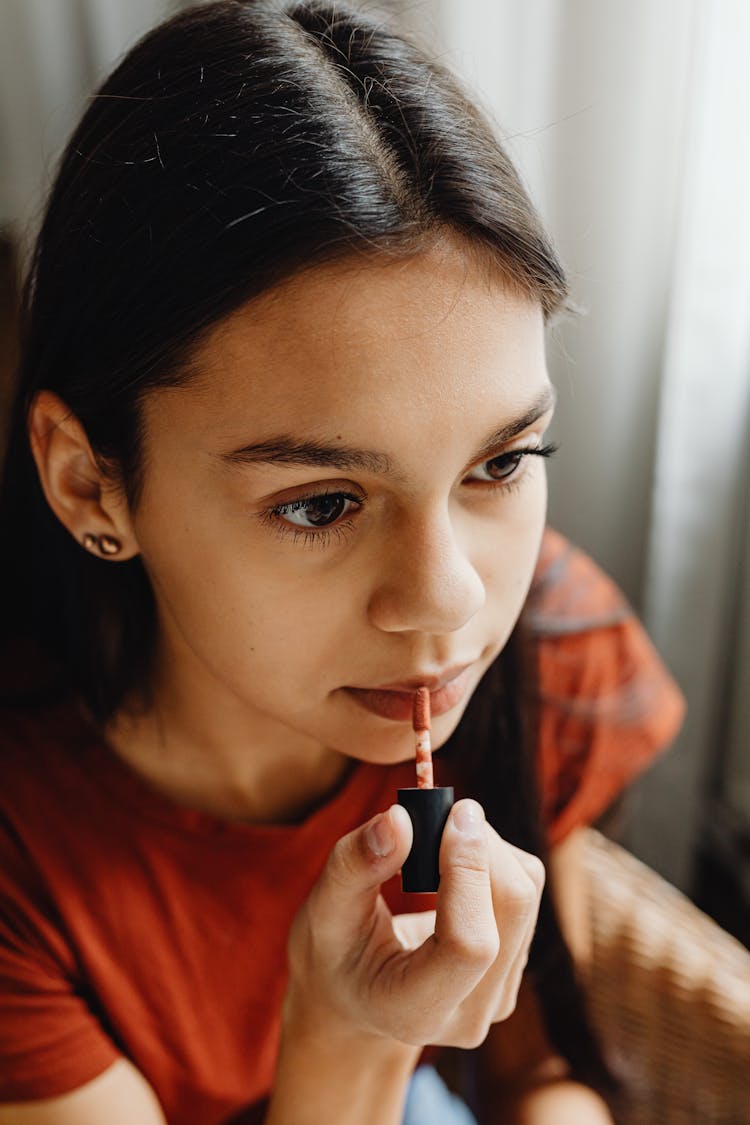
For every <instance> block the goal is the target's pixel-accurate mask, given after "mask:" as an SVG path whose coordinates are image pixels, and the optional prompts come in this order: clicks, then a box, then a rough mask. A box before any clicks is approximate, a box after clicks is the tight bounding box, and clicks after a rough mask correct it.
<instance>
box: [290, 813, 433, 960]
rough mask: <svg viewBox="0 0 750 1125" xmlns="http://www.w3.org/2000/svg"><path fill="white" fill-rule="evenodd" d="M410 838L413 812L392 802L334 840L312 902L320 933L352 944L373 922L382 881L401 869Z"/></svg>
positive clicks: (333, 943) (311, 914)
mask: <svg viewBox="0 0 750 1125" xmlns="http://www.w3.org/2000/svg"><path fill="white" fill-rule="evenodd" d="M411 843H412V825H411V819H410V817H409V814H408V812H407V811H406V809H404V808H402V807H401V805H391V807H390V808H389V809H387V810H386V811H385V812H384V813H378V815H377V816H374V817H372V819H371V820H368V821H367V823H366V824H361V825H360V826H359V827H358V828H355V829H354V831H353V832H349V833H348V834H347V835H346V836H342V837H341V839H340V840H338V841H337V842H336V844H334V846H333V848H332V850H331V854H330V855H329V857H328V860H327V862H326V865H325V867H324V868H323V872H322V874H321V876H320V878H319V879H318V881H317V883H316V884H315V886H314V887H313V889H312V891H311V892H310V896H309V898H308V902H307V908H308V916H309V919H310V922H311V924H312V925H313V926H314V928H315V930H316V932H317V933H318V935H319V936H320V937H321V939H323V940H326V941H328V942H329V943H330V946H334V947H335V946H338V947H344V948H348V947H349V945H350V942H351V939H352V937H353V936H356V935H358V934H360V933H361V932H362V930H363V929H365V928H366V927H368V926H369V925H371V923H372V915H373V910H374V909H375V905H376V902H377V899H378V894H379V892H380V884H381V883H384V882H385V881H386V879H390V877H391V876H392V875H395V873H396V872H397V871H398V870H399V868H400V867H401V865H402V864H403V862H404V860H405V859H406V857H407V855H408V854H409V849H410V848H411ZM330 946H329V947H330Z"/></svg>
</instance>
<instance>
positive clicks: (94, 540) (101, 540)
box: [83, 531, 122, 555]
mask: <svg viewBox="0 0 750 1125" xmlns="http://www.w3.org/2000/svg"><path fill="white" fill-rule="evenodd" d="M83 545H84V547H86V549H87V550H89V551H93V550H94V549H95V548H96V547H98V548H99V550H100V551H101V553H102V554H103V555H116V554H117V553H118V551H121V550H122V543H121V542H120V540H119V539H115V537H114V535H92V534H91V532H90V531H87V532H86V534H85V535H84V537H83Z"/></svg>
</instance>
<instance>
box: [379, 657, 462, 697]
mask: <svg viewBox="0 0 750 1125" xmlns="http://www.w3.org/2000/svg"><path fill="white" fill-rule="evenodd" d="M473 663H474V661H473V660H472V661H469V663H468V664H455V665H454V666H453V667H452V668H445V669H444V670H443V671H442V672H437V673H435V672H433V673H432V675H427V674H425V675H423V676H409V677H408V678H407V679H405V680H399V681H398V683H393V684H378V686H377V687H374V688H368V689H366V690H368V691H416V690H417V688H421V687H426V688H427V689H428V691H439V689H440V688H442V687H445V685H446V684H449V683H450V682H451V680H455V679H456V677H457V676H460V675H461V673H462V672H465V671H466V669H467V668H470V667H471V665H472V664H473Z"/></svg>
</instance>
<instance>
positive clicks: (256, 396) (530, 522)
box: [132, 244, 552, 763]
mask: <svg viewBox="0 0 750 1125" xmlns="http://www.w3.org/2000/svg"><path fill="white" fill-rule="evenodd" d="M197 368H198V375H197V377H196V378H195V379H194V380H193V381H192V382H191V383H190V384H188V385H187V386H186V387H181V388H174V389H168V390H160V391H157V392H154V393H153V394H152V395H150V397H149V398H148V400H147V402H146V404H145V426H146V430H145V454H146V461H145V466H146V487H145V491H144V494H143V499H142V502H141V504H140V505H139V508H138V511H137V513H135V514H134V515H133V517H132V523H133V530H134V532H135V536H136V538H137V542H138V546H139V547H140V550H141V553H142V558H143V562H144V565H145V567H146V569H147V571H148V574H149V576H150V578H151V580H152V583H153V587H154V592H155V596H156V600H157V607H158V612H159V622H160V631H161V632H160V647H159V655H158V675H157V683H158V684H160V685H161V686H162V688H163V689H164V690H165V691H166V692H168V693H171V695H172V697H173V698H181V699H183V700H184V701H185V705H186V706H202V707H203V709H204V711H205V710H208V711H209V713H210V712H211V710H212V709H214V708H215V714H216V716H217V720H218V717H219V716H222V717H223V719H224V720H226V717H227V716H228V715H230V714H231V715H232V716H233V719H234V721H235V725H236V727H237V728H238V729H239V730H240V731H246V732H247V739H248V743H250V744H251V743H252V741H253V739H254V738H257V737H258V735H259V733H261V734H262V738H263V742H264V746H267V747H271V746H278V748H279V751H280V752H281V751H283V749H284V747H288V746H290V745H295V746H300V745H304V744H305V743H306V742H309V743H310V744H315V745H317V746H319V747H326V748H329V749H332V750H335V751H338V752H339V753H341V754H344V755H348V756H350V757H354V758H359V759H363V760H366V761H371V762H379V763H389V762H395V761H400V760H403V759H405V758H407V757H408V756H410V755H411V753H412V744H413V735H412V734H411V726H410V721H409V720H410V715H411V708H410V695H409V689H410V688H411V690H413V689H414V688H415V687H416V686H418V685H419V684H420V683H423V682H424V683H427V684H428V685H431V686H432V688H433V691H432V709H433V745H434V746H436V747H437V746H440V745H441V744H442V743H444V742H445V741H446V739H447V738H448V736H449V735H450V734H451V733H452V731H453V730H454V729H455V727H456V726H457V724H458V721H459V719H460V717H461V715H462V713H463V711H464V710H465V708H466V706H467V703H468V701H469V699H470V697H471V694H472V692H473V691H474V689H475V688H476V686H477V684H478V682H479V680H480V679H481V677H482V675H483V673H484V672H485V671H486V670H487V668H488V667H489V665H490V664H491V663H492V661H493V660H494V659H495V657H496V656H497V655H498V653H499V652H500V651H501V649H502V648H503V646H504V644H505V642H506V640H507V638H508V636H509V634H510V632H511V630H512V628H513V625H514V623H515V622H516V619H517V617H518V615H519V612H520V610H521V607H522V605H523V602H524V599H525V597H526V593H527V590H528V587H529V584H530V581H531V577H532V574H533V570H534V565H535V562H536V558H537V553H538V550H539V545H540V540H541V536H542V531H543V527H544V522H545V509H546V478H545V470H544V460H543V458H542V457H540V456H538V455H533V454H530V453H528V452H527V451H529V450H533V449H535V448H539V447H541V446H542V444H543V434H544V431H545V429H546V428H547V426H548V425H549V422H550V419H551V414H552V388H551V385H550V382H549V379H548V376H547V373H546V368H545V357H544V333H543V319H542V313H541V310H540V308H539V306H538V305H537V304H533V303H530V302H529V301H528V300H526V299H522V298H520V297H519V296H516V295H513V294H512V293H511V292H510V291H509V290H508V289H506V288H504V287H503V285H502V283H501V281H500V279H499V278H498V279H496V280H495V281H492V282H490V281H488V280H487V275H486V272H480V270H479V268H478V267H477V266H476V265H473V264H472V263H471V262H470V261H469V260H468V258H467V257H466V255H465V254H462V253H461V251H460V249H459V248H458V247H456V246H451V245H450V244H443V245H442V247H441V248H439V249H436V250H431V251H430V252H429V253H426V254H424V255H423V256H420V257H416V258H412V259H409V260H408V261H403V262H398V263H386V264H382V263H380V262H378V263H374V262H371V261H370V262H366V263H365V264H362V263H354V264H352V263H351V262H350V263H346V264H343V265H342V264H339V265H336V266H326V267H321V268H318V269H315V270H314V271H311V272H308V273H307V274H305V275H300V276H298V277H297V278H295V279H293V280H292V281H291V282H288V283H285V284H284V285H283V286H281V287H279V288H278V289H277V290H276V291H274V292H273V294H271V295H266V296H265V297H263V298H262V299H260V300H258V301H256V302H252V303H249V304H248V305H247V306H245V307H244V308H243V309H241V310H240V311H238V312H237V313H236V314H234V315H232V316H231V317H230V318H228V319H227V320H226V321H224V322H223V323H222V324H221V325H220V326H219V327H218V328H217V329H216V330H215V331H214V332H213V333H212V334H211V336H210V337H209V338H208V339H207V340H206V341H205V342H204V344H203V345H202V346H201V349H200V351H199V352H198V355H197ZM506 430H507V431H509V432H508V433H505V434H504V433H503V431H506ZM516 431H517V432H516ZM524 452H526V455H525V456H523V454H524ZM462 670H463V671H462ZM459 673H460V674H459ZM447 681H449V682H447ZM384 685H385V686H386V687H387V686H388V685H397V686H399V685H400V686H401V688H402V691H401V692H398V691H395V690H386V691H378V689H381V688H383V686H384Z"/></svg>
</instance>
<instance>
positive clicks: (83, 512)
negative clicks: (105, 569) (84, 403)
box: [28, 390, 138, 560]
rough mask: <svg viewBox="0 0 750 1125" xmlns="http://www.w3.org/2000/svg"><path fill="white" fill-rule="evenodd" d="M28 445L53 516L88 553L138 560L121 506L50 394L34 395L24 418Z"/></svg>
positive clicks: (80, 431)
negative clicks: (27, 418)
mask: <svg viewBox="0 0 750 1125" xmlns="http://www.w3.org/2000/svg"><path fill="white" fill-rule="evenodd" d="M28 432H29V442H30V445H31V451H32V454H33V457H34V461H35V463H36V467H37V472H38V473H39V480H40V483H41V486H42V490H43V492H44V495H45V497H46V499H47V503H48V504H49V506H50V508H51V509H52V511H53V512H54V513H55V515H56V516H57V518H58V519H59V520H60V522H61V523H63V524H64V525H65V527H66V528H67V529H68V531H69V532H70V533H71V535H72V536H73V537H74V538H75V539H76V540H77V541H78V542H79V543H80V544H82V546H83V547H85V548H86V549H87V550H90V551H92V552H93V553H95V554H98V555H102V556H107V557H116V558H117V559H119V560H124V559H127V558H132V557H133V556H134V555H136V554H138V545H137V543H136V541H135V537H134V535H133V531H132V527H131V526H130V521H129V520H128V519H127V517H126V515H125V512H126V511H127V508H126V506H125V505H124V504H123V503H117V502H116V501H115V490H113V488H112V485H111V482H110V481H108V480H107V479H106V478H105V477H104V475H103V474H102V472H101V470H100V469H99V467H98V465H97V463H96V460H95V458H94V455H93V453H92V451H91V446H90V444H89V441H88V438H87V436H86V431H85V430H84V428H83V426H82V425H81V423H80V422H79V420H78V419H77V418H76V416H75V414H74V413H73V412H72V410H70V409H69V407H68V406H67V404H66V403H65V402H64V401H63V400H62V399H61V398H60V397H59V396H58V395H56V394H55V393H54V392H53V391H49V390H42V391H38V392H37V394H36V395H35V396H34V400H33V402H32V405H31V410H30V412H29V424H28Z"/></svg>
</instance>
